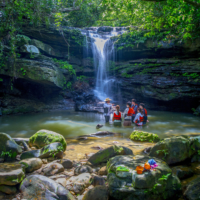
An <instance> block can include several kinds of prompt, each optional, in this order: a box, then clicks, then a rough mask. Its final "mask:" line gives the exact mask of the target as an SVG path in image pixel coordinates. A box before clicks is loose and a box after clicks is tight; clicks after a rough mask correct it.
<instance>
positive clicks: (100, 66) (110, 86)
mask: <svg viewBox="0 0 200 200" xmlns="http://www.w3.org/2000/svg"><path fill="white" fill-rule="evenodd" d="M98 29H99V28H92V29H91V30H89V31H88V33H87V37H89V38H90V42H91V45H90V46H91V48H92V55H93V61H94V68H95V72H96V74H95V77H96V85H95V89H94V93H95V96H96V97H97V98H98V99H99V100H101V101H103V100H104V99H105V98H111V99H113V100H114V98H115V101H119V95H120V91H119V88H118V87H117V85H118V84H117V81H116V78H115V76H114V74H113V75H111V74H110V73H109V68H110V66H111V65H112V63H114V61H115V48H114V44H113V42H112V41H111V40H110V38H111V37H113V36H116V35H118V34H121V33H122V31H121V32H119V31H116V28H111V29H112V30H111V31H109V32H99V31H98ZM86 41H88V40H87V39H86ZM88 46H89V45H88V44H86V51H88ZM114 91H115V92H114ZM114 93H116V94H114ZM116 98H117V99H116Z"/></svg>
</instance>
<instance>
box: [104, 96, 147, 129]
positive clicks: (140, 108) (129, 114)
mask: <svg viewBox="0 0 200 200" xmlns="http://www.w3.org/2000/svg"><path fill="white" fill-rule="evenodd" d="M110 101H111V99H109V98H106V99H105V103H104V116H105V121H106V122H109V120H110V115H111V113H112V112H113V108H115V111H114V113H113V118H112V120H113V123H114V125H116V126H120V125H121V123H122V117H124V122H123V125H124V126H131V124H132V123H135V124H136V125H137V126H142V125H144V124H146V123H147V122H148V119H147V110H146V108H145V104H144V103H140V104H139V105H138V104H137V103H136V100H135V99H132V101H131V102H127V104H126V107H127V108H126V109H125V111H124V113H121V112H120V106H119V105H117V106H115V107H113V104H111V103H110Z"/></svg>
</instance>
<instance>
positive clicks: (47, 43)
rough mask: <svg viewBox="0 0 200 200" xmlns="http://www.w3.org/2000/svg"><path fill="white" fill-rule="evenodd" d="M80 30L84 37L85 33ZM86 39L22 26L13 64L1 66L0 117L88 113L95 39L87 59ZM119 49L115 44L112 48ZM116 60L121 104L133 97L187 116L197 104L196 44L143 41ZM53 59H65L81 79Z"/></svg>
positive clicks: (199, 68)
mask: <svg viewBox="0 0 200 200" xmlns="http://www.w3.org/2000/svg"><path fill="white" fill-rule="evenodd" d="M90 30H93V29H92V28H90ZM111 30H112V28H99V29H98V33H99V34H102V35H104V34H105V32H106V33H107V32H110V31H111ZM84 31H85V33H86V35H87V32H88V29H87V30H84ZM118 31H119V32H120V31H121V29H120V28H119V30H118ZM85 41H86V38H85V36H84V35H83V34H81V32H80V30H79V29H73V28H67V27H63V28H62V29H61V30H57V29H56V28H53V27H50V28H46V27H40V28H33V27H25V28H24V29H23V35H21V36H20V40H19V42H18V44H17V45H18V48H17V53H18V55H19V58H18V59H17V60H16V62H15V63H13V61H12V60H8V61H7V63H6V66H5V67H3V68H0V80H2V81H0V107H1V111H0V113H1V112H2V113H3V114H15V113H26V112H39V111H51V110H56V109H59V110H63V109H74V108H75V109H76V110H82V111H90V110H91V105H94V104H95V103H96V102H98V100H97V99H96V98H95V96H94V93H93V89H94V87H95V69H94V64H93V63H94V60H93V56H92V51H91V45H92V42H93V41H89V42H88V46H87V55H86V54H85V52H86V45H85ZM113 41H116V38H115V37H114V38H113ZM108 45H109V44H108ZM123 45H124V44H119V43H117V44H116V49H117V48H118V47H120V46H123ZM115 57H116V59H115V62H112V65H111V66H110V68H109V75H110V77H113V76H114V77H115V81H116V82H117V86H118V87H119V88H120V89H121V97H122V100H123V103H125V102H127V101H128V100H131V99H132V98H136V99H137V101H138V103H139V102H144V103H145V104H146V105H147V107H148V108H150V109H156V110H172V111H188V112H191V108H196V107H197V106H198V105H200V60H199V57H200V43H199V42H198V41H196V42H193V43H191V42H185V43H179V42H177V41H175V40H172V41H171V42H170V43H166V42H163V41H153V40H147V41H145V42H144V43H139V44H136V45H135V46H134V48H123V50H116V53H115ZM55 59H57V60H62V61H68V63H69V64H71V65H72V66H73V69H75V71H76V76H77V77H79V78H77V77H75V76H74V75H72V74H71V72H70V70H69V69H66V68H63V67H61V66H60V65H59V64H58V62H56V60H55ZM113 91H114V92H115V91H117V88H113ZM92 110H93V108H92Z"/></svg>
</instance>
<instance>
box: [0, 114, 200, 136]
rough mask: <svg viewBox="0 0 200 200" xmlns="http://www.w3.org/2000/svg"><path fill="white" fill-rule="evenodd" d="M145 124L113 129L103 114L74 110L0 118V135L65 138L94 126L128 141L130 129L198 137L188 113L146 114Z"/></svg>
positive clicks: (195, 120) (199, 126) (199, 129)
mask: <svg viewBox="0 0 200 200" xmlns="http://www.w3.org/2000/svg"><path fill="white" fill-rule="evenodd" d="M148 114H149V116H148V119H149V123H148V124H147V125H146V126H143V127H136V126H134V125H133V126H132V127H129V128H125V127H118V128H116V127H114V126H113V124H112V122H111V121H110V124H105V123H104V116H103V114H99V113H84V112H74V111H63V112H51V113H38V114H25V115H15V116H2V117H0V132H5V133H8V134H10V135H11V136H12V137H25V138H28V137H30V136H32V135H33V134H34V133H35V132H37V131H38V130H40V129H48V130H52V131H55V132H58V133H60V134H62V135H63V136H64V137H65V138H66V139H69V138H75V137H77V136H80V135H87V134H91V133H95V132H97V131H98V130H96V125H97V124H103V125H104V126H103V128H101V129H99V130H102V131H111V132H116V133H119V134H118V137H121V138H128V137H129V135H130V134H131V132H132V131H133V129H139V128H141V129H142V130H144V131H148V132H152V133H157V134H158V135H159V136H160V137H161V138H165V137H169V136H172V135H183V134H185V135H199V134H200V118H199V117H196V116H194V115H192V114H188V113H173V112H161V111H148Z"/></svg>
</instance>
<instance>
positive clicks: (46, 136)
mask: <svg viewBox="0 0 200 200" xmlns="http://www.w3.org/2000/svg"><path fill="white" fill-rule="evenodd" d="M54 142H60V143H61V144H62V145H63V148H64V150H66V147H67V143H66V140H65V138H64V137H63V136H62V135H61V134H59V133H56V132H53V131H49V130H45V129H42V130H39V131H38V132H36V133H35V134H34V135H33V136H31V137H30V139H29V142H28V143H29V146H30V147H33V146H34V147H36V148H38V149H40V148H42V147H44V146H46V145H48V144H51V143H54Z"/></svg>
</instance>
